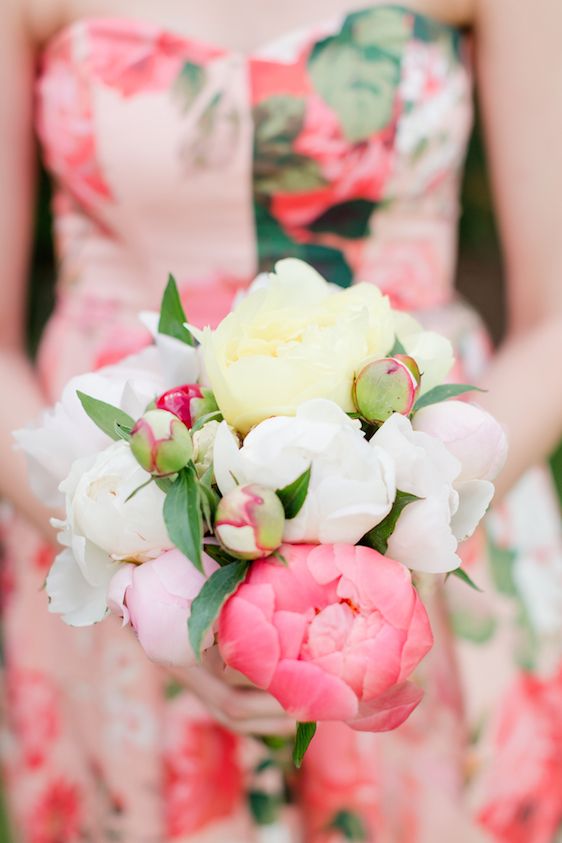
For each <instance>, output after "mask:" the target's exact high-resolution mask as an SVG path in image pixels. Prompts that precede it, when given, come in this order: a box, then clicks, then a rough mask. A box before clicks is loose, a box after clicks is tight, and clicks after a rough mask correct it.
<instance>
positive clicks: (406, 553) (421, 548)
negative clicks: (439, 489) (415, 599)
mask: <svg viewBox="0 0 562 843" xmlns="http://www.w3.org/2000/svg"><path fill="white" fill-rule="evenodd" d="M457 544H458V543H457V540H456V538H455V536H454V535H453V533H452V531H451V527H450V509H449V500H448V497H445V496H441V497H433V498H430V499H428V500H423V501H414V503H411V504H408V506H406V507H405V509H404V510H403V512H402V514H401V515H400V518H399V519H398V522H397V524H396V527H395V530H394V532H393V533H392V535H391V537H390V539H389V542H388V555H389V556H390V557H392V559H396V560H397V561H398V562H402V563H403V564H404V565H407V567H408V568H412V569H413V570H414V571H425V572H427V573H429V574H439V573H444V572H446V571H453V570H454V569H455V568H458V567H459V565H460V564H461V560H460V558H459V556H458V555H457Z"/></svg>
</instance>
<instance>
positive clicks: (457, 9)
mask: <svg viewBox="0 0 562 843" xmlns="http://www.w3.org/2000/svg"><path fill="white" fill-rule="evenodd" d="M477 2H478V0H418V2H417V3H416V4H415V8H416V9H419V11H420V12H422V13H424V14H428V15H431V17H434V18H438V19H440V20H443V21H445V22H446V23H450V24H451V25H452V26H472V24H473V23H475V20H476V14H477V10H476V5H477ZM491 2H494V0H491ZM412 5H413V4H412Z"/></svg>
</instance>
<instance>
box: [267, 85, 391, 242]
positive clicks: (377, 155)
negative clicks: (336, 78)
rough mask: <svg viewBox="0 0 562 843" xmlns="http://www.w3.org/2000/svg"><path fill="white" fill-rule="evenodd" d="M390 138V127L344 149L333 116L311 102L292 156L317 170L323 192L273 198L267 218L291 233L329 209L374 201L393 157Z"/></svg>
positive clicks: (314, 98)
mask: <svg viewBox="0 0 562 843" xmlns="http://www.w3.org/2000/svg"><path fill="white" fill-rule="evenodd" d="M393 133H394V127H393V126H392V125H391V126H390V127H389V129H387V130H384V131H383V132H379V133H377V134H375V135H373V136H372V137H370V138H368V140H366V141H361V142H360V143H350V142H349V141H348V140H346V138H345V137H344V135H343V132H342V129H341V125H340V122H339V120H338V117H337V115H336V114H335V112H334V111H332V109H331V108H329V106H327V105H326V104H325V103H324V101H323V100H322V99H320V97H317V96H314V95H313V96H311V97H310V98H309V100H308V101H307V110H306V115H305V119H304V126H303V129H302V132H301V133H300V135H299V136H298V137H297V139H296V141H295V143H294V147H293V150H294V152H295V153H296V154H297V155H302V156H304V157H305V158H310V159H311V160H313V161H315V162H316V163H317V164H318V165H319V168H320V172H321V174H322V176H323V178H324V179H325V180H326V187H320V188H317V189H316V190H311V191H303V192H299V193H277V194H276V195H275V196H274V197H273V201H272V206H271V210H272V213H273V215H274V216H275V217H276V219H278V220H279V221H280V222H281V223H282V224H283V225H285V226H287V227H288V228H293V227H299V226H305V225H307V224H308V223H311V222H313V221H314V220H315V219H317V217H319V216H321V215H322V214H323V213H324V212H325V211H327V210H328V209H329V208H330V207H332V206H333V205H338V204H341V203H343V202H349V201H351V200H353V199H365V200H368V201H372V202H376V201H378V200H380V199H381V198H382V196H383V189H384V186H385V184H386V182H387V179H388V177H389V175H390V171H391V167H392V162H393V157H394V152H393V145H392V137H393Z"/></svg>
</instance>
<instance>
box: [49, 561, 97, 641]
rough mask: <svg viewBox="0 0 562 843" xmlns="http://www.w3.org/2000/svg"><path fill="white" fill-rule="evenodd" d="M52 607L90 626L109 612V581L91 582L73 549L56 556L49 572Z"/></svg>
mask: <svg viewBox="0 0 562 843" xmlns="http://www.w3.org/2000/svg"><path fill="white" fill-rule="evenodd" d="M46 590H47V594H48V596H49V611H50V612H53V613H55V614H60V615H62V619H63V620H64V622H65V623H67V624H69V625H70V626H90V625H91V624H93V623H97V622H98V621H101V620H102V619H103V618H104V617H105V615H106V614H107V602H106V597H107V585H105V586H98V587H94V586H91V585H90V584H89V583H88V582H87V581H86V580H85V579H84V577H83V576H82V572H81V571H80V568H79V567H78V565H77V564H76V561H75V559H74V556H73V554H72V552H71V551H70V550H63V552H62V553H59V555H58V556H57V558H56V559H55V561H54V563H53V566H52V568H51V570H50V571H49V574H48V576H47V581H46Z"/></svg>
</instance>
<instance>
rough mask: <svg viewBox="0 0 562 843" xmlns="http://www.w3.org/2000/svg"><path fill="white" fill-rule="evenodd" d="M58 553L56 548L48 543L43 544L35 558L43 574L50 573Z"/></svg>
mask: <svg viewBox="0 0 562 843" xmlns="http://www.w3.org/2000/svg"><path fill="white" fill-rule="evenodd" d="M56 555H57V551H56V548H54V547H51V546H50V545H48V544H43V545H41V547H40V548H39V549H38V551H37V553H36V554H35V556H34V558H33V563H34V565H35V568H36V570H37V571H39V573H41V574H45V575H46V574H48V572H49V568H50V567H51V565H52V564H53V561H54V558H55V556H56Z"/></svg>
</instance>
